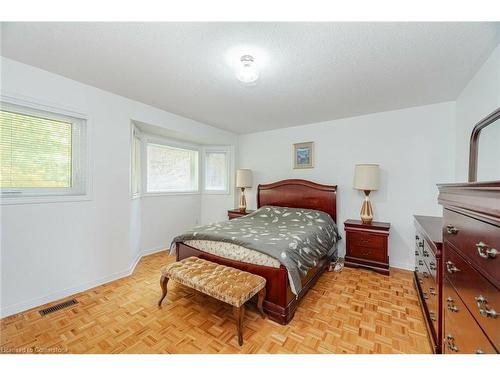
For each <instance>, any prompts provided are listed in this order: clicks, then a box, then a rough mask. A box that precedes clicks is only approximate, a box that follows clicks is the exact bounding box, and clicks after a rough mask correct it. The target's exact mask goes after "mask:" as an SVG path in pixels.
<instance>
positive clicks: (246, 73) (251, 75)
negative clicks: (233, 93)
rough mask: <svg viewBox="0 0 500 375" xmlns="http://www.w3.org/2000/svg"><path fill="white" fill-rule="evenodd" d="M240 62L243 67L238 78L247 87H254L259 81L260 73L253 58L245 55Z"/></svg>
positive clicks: (238, 73)
mask: <svg viewBox="0 0 500 375" xmlns="http://www.w3.org/2000/svg"><path fill="white" fill-rule="evenodd" d="M240 62H241V66H240V68H239V70H238V72H237V74H236V77H237V78H238V79H239V80H240V81H241V82H243V83H244V84H246V85H254V84H255V82H256V81H257V79H259V71H258V70H257V66H256V65H255V60H254V58H253V56H250V55H243V56H241V59H240Z"/></svg>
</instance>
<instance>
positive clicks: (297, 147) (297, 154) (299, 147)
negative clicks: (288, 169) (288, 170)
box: [293, 142, 314, 169]
mask: <svg viewBox="0 0 500 375" xmlns="http://www.w3.org/2000/svg"><path fill="white" fill-rule="evenodd" d="M293 168H294V169H304V168H314V142H303V143H294V145H293Z"/></svg>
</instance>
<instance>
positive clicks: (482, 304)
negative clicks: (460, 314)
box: [475, 295, 498, 319]
mask: <svg viewBox="0 0 500 375" xmlns="http://www.w3.org/2000/svg"><path fill="white" fill-rule="evenodd" d="M475 300H476V303H477V308H478V309H479V313H480V314H481V315H482V316H484V317H486V318H493V319H495V318H496V317H497V316H498V313H497V312H496V311H495V309H493V308H489V307H488V305H487V304H488V300H487V299H486V298H485V297H483V296H482V295H479V296H478V297H475Z"/></svg>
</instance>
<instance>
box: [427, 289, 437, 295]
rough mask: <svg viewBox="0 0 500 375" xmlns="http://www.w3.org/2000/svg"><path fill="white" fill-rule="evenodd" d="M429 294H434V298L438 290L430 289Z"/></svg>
mask: <svg viewBox="0 0 500 375" xmlns="http://www.w3.org/2000/svg"><path fill="white" fill-rule="evenodd" d="M429 293H430V294H432V295H433V296H435V295H437V293H436V289H434V288H429Z"/></svg>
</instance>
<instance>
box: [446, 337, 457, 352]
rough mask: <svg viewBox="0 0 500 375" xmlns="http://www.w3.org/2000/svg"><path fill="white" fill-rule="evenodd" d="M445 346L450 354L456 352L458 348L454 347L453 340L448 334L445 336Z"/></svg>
mask: <svg viewBox="0 0 500 375" xmlns="http://www.w3.org/2000/svg"><path fill="white" fill-rule="evenodd" d="M446 345H447V346H448V349H450V350H451V351H452V352H458V346H456V345H455V338H454V337H453V336H452V335H450V334H447V335H446Z"/></svg>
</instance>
